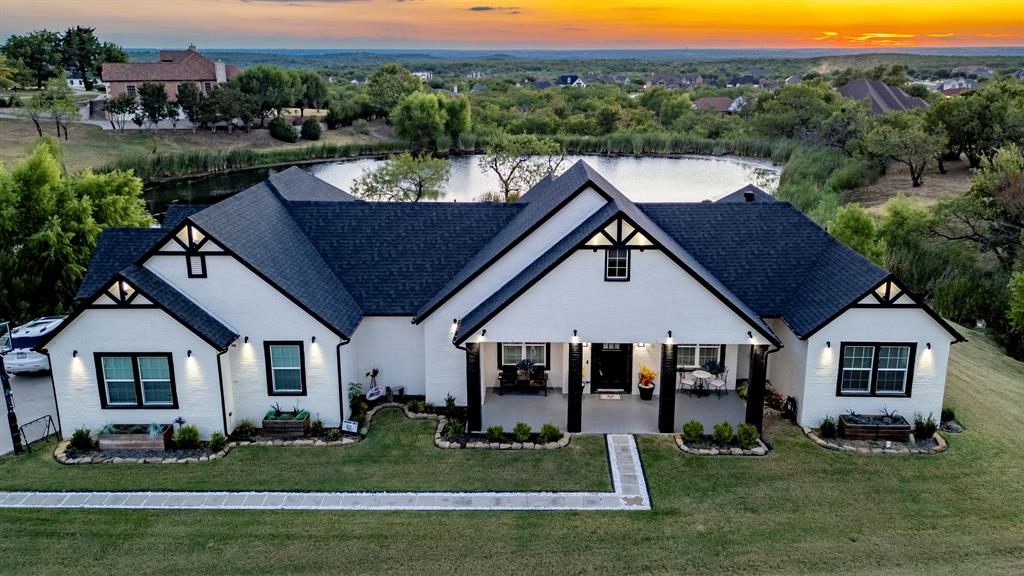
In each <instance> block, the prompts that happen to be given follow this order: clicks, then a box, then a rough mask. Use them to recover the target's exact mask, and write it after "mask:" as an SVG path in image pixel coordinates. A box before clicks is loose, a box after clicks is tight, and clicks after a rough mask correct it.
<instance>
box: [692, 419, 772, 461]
mask: <svg viewBox="0 0 1024 576" xmlns="http://www.w3.org/2000/svg"><path fill="white" fill-rule="evenodd" d="M675 442H676V446H677V447H678V448H679V449H680V450H682V451H683V452H686V453H687V454H692V455H694V456H765V455H767V454H768V446H767V445H766V444H765V443H764V442H762V441H761V438H760V437H759V435H758V433H757V428H756V427H755V426H754V425H753V424H740V425H739V426H738V427H737V429H736V433H735V434H733V428H732V424H729V423H728V422H719V423H718V424H715V426H714V429H713V431H712V433H711V435H706V434H704V425H703V424H701V423H700V422H698V421H696V420H691V421H689V422H687V423H686V424H684V425H683V433H682V434H678V433H677V434H676V435H675Z"/></svg>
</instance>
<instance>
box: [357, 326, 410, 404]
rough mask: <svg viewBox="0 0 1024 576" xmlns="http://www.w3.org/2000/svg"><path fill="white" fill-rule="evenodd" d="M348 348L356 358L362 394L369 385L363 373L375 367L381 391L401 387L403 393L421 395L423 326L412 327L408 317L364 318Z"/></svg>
mask: <svg viewBox="0 0 1024 576" xmlns="http://www.w3.org/2000/svg"><path fill="white" fill-rule="evenodd" d="M350 346H353V347H354V348H355V355H356V358H357V362H356V367H355V374H356V381H358V382H361V383H362V384H363V390H364V391H365V390H368V389H369V386H370V379H369V378H367V377H366V373H367V372H369V371H371V370H373V369H374V368H378V369H380V376H379V377H378V378H377V383H378V384H379V385H380V386H381V390H383V389H384V386H405V393H406V394H416V395H422V394H424V393H425V390H426V386H425V384H424V378H423V368H424V365H425V357H424V353H423V326H422V325H415V324H413V323H412V317H410V316H367V317H365V318H363V321H362V322H360V323H359V327H358V328H356V331H355V334H353V335H352V344H351V345H350ZM346 384H347V382H346Z"/></svg>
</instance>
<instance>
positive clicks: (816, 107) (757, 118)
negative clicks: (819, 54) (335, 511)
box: [752, 82, 845, 138]
mask: <svg viewBox="0 0 1024 576" xmlns="http://www.w3.org/2000/svg"><path fill="white" fill-rule="evenodd" d="M843 100H845V99H844V98H842V97H841V96H840V95H839V93H838V92H836V91H835V90H832V89H831V88H829V87H828V86H826V85H824V84H822V83H820V82H802V83H800V84H792V85H787V86H782V87H781V88H779V89H778V90H776V91H774V92H765V93H764V94H761V95H760V96H759V97H758V98H757V99H756V100H754V102H753V106H752V112H753V114H754V116H753V119H752V122H753V126H754V129H755V130H757V131H758V132H760V133H762V134H764V135H766V136H778V137H781V138H796V137H799V136H801V135H802V134H803V132H804V131H805V130H806V129H807V128H808V127H812V126H820V125H821V124H822V123H824V122H825V121H826V120H827V119H828V118H829V117H830V116H832V114H833V113H834V112H836V111H837V110H839V108H840V107H841V106H842V104H843V102H842V101H843Z"/></svg>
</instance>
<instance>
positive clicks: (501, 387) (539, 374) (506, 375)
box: [498, 366, 548, 396]
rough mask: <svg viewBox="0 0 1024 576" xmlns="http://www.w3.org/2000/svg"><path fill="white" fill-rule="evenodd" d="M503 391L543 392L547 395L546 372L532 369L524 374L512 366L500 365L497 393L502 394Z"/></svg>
mask: <svg viewBox="0 0 1024 576" xmlns="http://www.w3.org/2000/svg"><path fill="white" fill-rule="evenodd" d="M505 392H543V393H544V395H545V396H547V395H548V373H547V372H546V371H544V370H534V371H531V373H529V374H526V373H525V372H524V371H522V370H517V369H516V368H515V367H514V366H505V367H502V369H501V372H500V373H499V374H498V395H499V396H503V395H504V394H505Z"/></svg>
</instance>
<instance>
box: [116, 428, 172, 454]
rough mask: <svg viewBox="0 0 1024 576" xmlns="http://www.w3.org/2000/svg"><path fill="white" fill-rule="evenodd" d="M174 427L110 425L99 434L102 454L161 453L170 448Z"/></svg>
mask: <svg viewBox="0 0 1024 576" xmlns="http://www.w3.org/2000/svg"><path fill="white" fill-rule="evenodd" d="M173 436H174V426H171V425H170V424H149V425H142V424H110V425H108V426H105V427H104V428H103V430H101V431H100V433H99V437H98V440H99V448H100V450H102V451H104V452H114V451H122V452H134V451H145V452H154V453H156V452H163V451H164V450H166V449H167V448H169V447H171V446H172V438H173Z"/></svg>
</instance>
